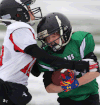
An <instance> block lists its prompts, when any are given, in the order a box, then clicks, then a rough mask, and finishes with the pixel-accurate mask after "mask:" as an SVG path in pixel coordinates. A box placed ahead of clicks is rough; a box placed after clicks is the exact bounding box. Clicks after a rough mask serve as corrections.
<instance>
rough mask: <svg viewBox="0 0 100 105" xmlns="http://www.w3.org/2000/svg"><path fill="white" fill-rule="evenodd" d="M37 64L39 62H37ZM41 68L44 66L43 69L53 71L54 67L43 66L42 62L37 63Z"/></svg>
mask: <svg viewBox="0 0 100 105" xmlns="http://www.w3.org/2000/svg"><path fill="white" fill-rule="evenodd" d="M38 64H39V63H38ZM39 65H40V66H41V67H42V68H44V69H48V70H49V71H54V69H53V68H51V67H48V66H45V65H42V64H39Z"/></svg>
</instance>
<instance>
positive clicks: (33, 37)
mask: <svg viewBox="0 0 100 105" xmlns="http://www.w3.org/2000/svg"><path fill="white" fill-rule="evenodd" d="M29 30H30V31H31V32H32V30H31V29H29ZM32 34H33V38H34V39H35V35H34V33H33V32H32Z"/></svg>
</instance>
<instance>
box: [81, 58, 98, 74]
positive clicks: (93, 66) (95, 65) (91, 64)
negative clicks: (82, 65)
mask: <svg viewBox="0 0 100 105" xmlns="http://www.w3.org/2000/svg"><path fill="white" fill-rule="evenodd" d="M82 61H89V72H96V71H98V68H99V64H98V62H95V61H94V60H93V59H82Z"/></svg>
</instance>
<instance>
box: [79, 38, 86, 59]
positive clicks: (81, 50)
mask: <svg viewBox="0 0 100 105" xmlns="http://www.w3.org/2000/svg"><path fill="white" fill-rule="evenodd" d="M85 46H86V43H85V38H84V39H83V41H82V43H81V46H80V55H81V58H84V50H85Z"/></svg>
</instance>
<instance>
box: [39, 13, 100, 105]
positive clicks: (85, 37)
mask: <svg viewBox="0 0 100 105" xmlns="http://www.w3.org/2000/svg"><path fill="white" fill-rule="evenodd" d="M37 33H38V35H37V36H38V40H40V41H41V42H42V43H43V44H42V48H43V49H44V50H45V51H46V52H48V53H49V54H51V55H55V56H59V57H61V58H65V59H67V60H85V61H91V64H92V65H90V69H89V71H86V70H85V69H84V71H82V69H71V70H70V71H69V70H68V72H69V73H70V76H65V75H64V74H63V73H62V74H61V76H62V81H61V82H60V86H57V85H54V84H53V82H52V79H51V76H52V73H53V70H55V69H57V68H51V67H50V65H48V64H46V63H44V62H42V61H40V60H37V61H38V62H37V63H38V64H39V65H38V68H39V69H40V71H45V72H44V76H43V77H44V79H43V82H44V85H45V88H46V91H47V92H48V93H58V96H59V98H58V102H59V103H60V105H67V104H69V105H85V104H87V105H99V95H98V83H97V82H96V79H95V78H96V77H98V76H99V74H100V73H99V65H98V61H97V57H96V56H95V54H94V53H93V52H94V47H95V43H94V40H93V36H92V34H91V33H89V32H84V31H77V32H72V27H71V24H70V21H69V20H68V18H67V17H66V16H65V15H63V14H61V13H57V12H54V13H49V14H48V15H46V16H44V17H43V18H42V20H41V21H40V22H39V24H38V27H37ZM93 62H95V63H93ZM94 67H95V68H94ZM50 71H51V72H50ZM72 71H73V72H72ZM73 75H74V76H73Z"/></svg>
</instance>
